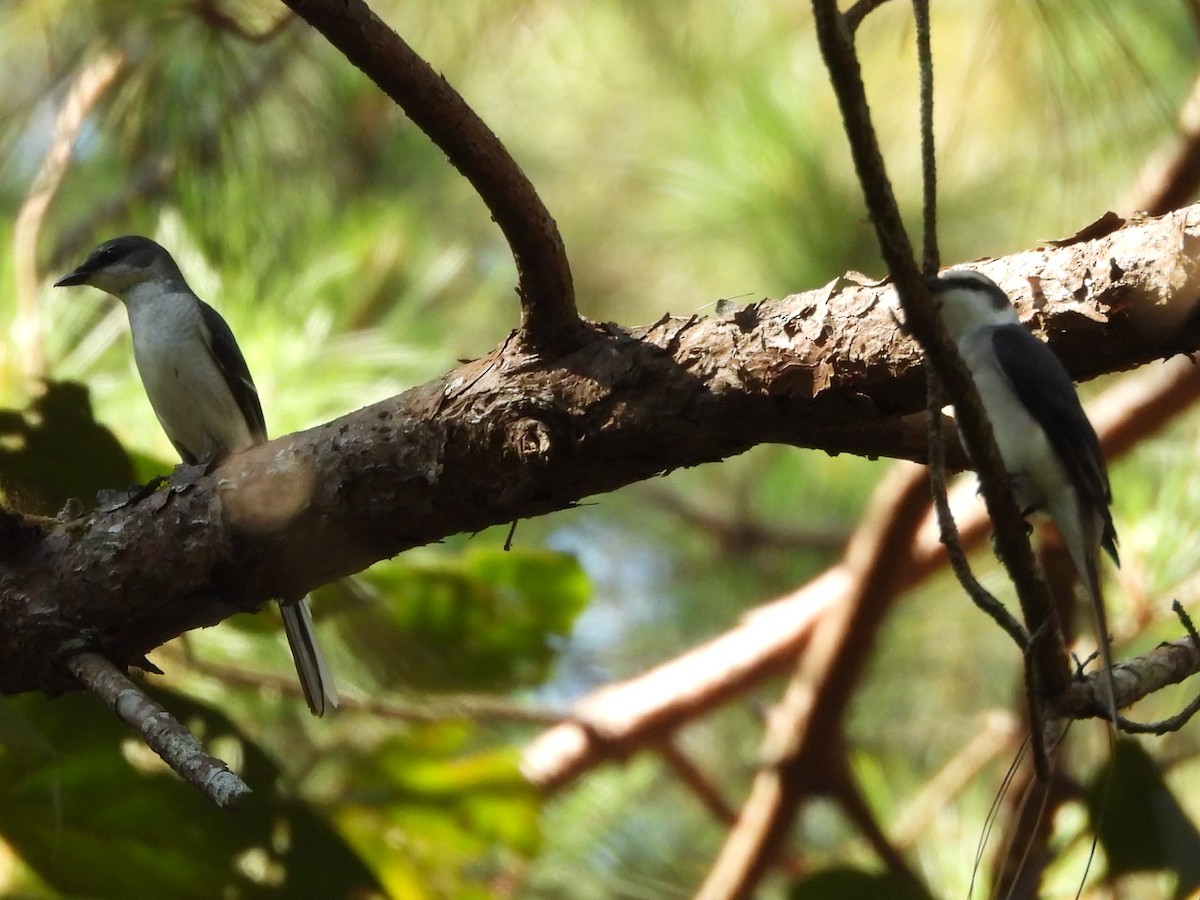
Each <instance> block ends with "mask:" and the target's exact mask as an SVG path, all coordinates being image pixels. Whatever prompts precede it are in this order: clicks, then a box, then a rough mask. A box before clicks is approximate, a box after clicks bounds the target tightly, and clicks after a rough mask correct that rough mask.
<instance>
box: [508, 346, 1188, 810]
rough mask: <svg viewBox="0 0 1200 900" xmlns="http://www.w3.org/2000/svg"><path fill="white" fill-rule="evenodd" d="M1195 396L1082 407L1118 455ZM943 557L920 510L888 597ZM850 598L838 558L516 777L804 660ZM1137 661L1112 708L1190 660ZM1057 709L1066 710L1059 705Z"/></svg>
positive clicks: (1169, 393) (1163, 392) (1169, 368)
mask: <svg viewBox="0 0 1200 900" xmlns="http://www.w3.org/2000/svg"><path fill="white" fill-rule="evenodd" d="M1198 397H1200V366H1196V365H1193V364H1192V363H1190V362H1188V361H1187V360H1183V359H1179V360H1173V361H1172V362H1171V363H1169V364H1167V365H1166V366H1163V367H1160V368H1155V369H1152V370H1151V369H1147V370H1145V371H1143V372H1139V373H1137V374H1136V375H1132V376H1129V377H1126V378H1124V379H1122V380H1121V381H1120V382H1119V383H1118V384H1116V385H1114V386H1113V387H1111V388H1109V389H1108V390H1106V391H1105V392H1104V393H1103V394H1101V395H1100V396H1099V397H1097V398H1096V402H1095V403H1094V404H1090V405H1089V408H1090V410H1091V411H1092V413H1093V414H1092V416H1091V417H1092V420H1093V421H1094V422H1095V423H1096V429H1097V432H1098V433H1099V435H1100V439H1101V442H1102V444H1103V446H1104V452H1105V454H1106V455H1107V456H1108V457H1109V458H1116V457H1119V456H1121V455H1122V454H1123V453H1125V452H1126V451H1128V450H1129V449H1130V448H1131V447H1132V446H1134V445H1135V444H1136V443H1137V442H1139V441H1141V440H1143V439H1145V438H1146V437H1148V436H1150V435H1151V434H1153V433H1154V432H1156V431H1158V430H1159V429H1161V428H1162V427H1163V426H1164V425H1165V424H1166V423H1167V422H1169V421H1171V419H1173V418H1174V417H1175V416H1177V415H1178V414H1179V413H1180V412H1181V411H1182V410H1184V409H1186V408H1187V407H1188V406H1189V405H1191V404H1192V403H1194V402H1195V400H1196V399H1197V398H1198ZM951 493H952V502H953V505H954V506H955V507H956V508H957V509H958V512H957V518H958V521H959V526H960V528H961V537H962V546H963V547H964V548H965V547H974V546H978V545H979V544H981V543H983V541H984V540H985V538H986V537H987V534H988V529H989V522H988V519H987V516H986V514H985V513H984V511H983V509H982V508H981V507H980V506H979V505H978V504H977V503H976V502H975V498H974V485H972V484H968V483H966V482H963V483H960V485H959V486H958V488H957V489H956V490H955V491H952V492H951ZM968 508H969V509H970V512H969V513H968V512H967V509H968ZM945 554H946V551H945V547H944V546H942V544H941V543H940V541H939V540H938V533H937V528H936V525H935V523H934V521H933V518H932V513H929V514H927V515H926V518H925V522H924V525H923V526H922V527H921V530H920V532H919V534H918V535H917V537H916V540H915V541H914V542H913V544H912V546H911V548H910V552H909V553H907V554H905V555H903V556H897V557H895V558H894V559H893V560H892V567H893V570H894V571H893V573H892V574H893V577H895V578H896V579H897V587H896V589H897V590H905V589H908V588H910V587H912V586H913V585H915V584H917V583H918V582H920V581H921V580H922V579H924V578H927V577H929V576H930V575H931V574H932V573H933V572H934V571H935V570H936V569H938V568H939V567H941V566H942V565H944V564H945V562H946V555H945ZM854 590H855V584H854V581H853V579H852V578H851V576H850V567H849V562H848V560H847V559H845V558H843V559H842V560H840V561H839V562H838V563H836V564H835V565H833V566H832V567H831V568H830V569H828V570H826V571H825V572H824V573H822V574H821V575H818V576H817V577H816V578H814V579H813V580H812V581H810V582H808V583H807V584H806V585H804V586H802V587H800V588H799V589H798V590H796V591H795V592H793V593H792V594H790V595H788V596H786V597H783V598H781V599H779V600H776V601H774V602H773V603H769V604H766V605H765V606H761V607H759V608H758V609H756V610H754V611H752V612H751V613H749V614H748V615H747V616H746V617H745V618H744V619H743V620H742V621H741V622H740V623H739V624H738V625H737V626H736V627H734V628H732V629H731V630H729V631H728V632H726V633H725V634H723V635H720V636H718V637H716V638H714V639H713V640H711V641H709V642H708V643H706V644H701V645H699V646H697V647H695V648H692V649H691V650H689V651H687V652H686V653H685V654H683V655H681V656H679V657H676V658H675V659H672V660H669V661H667V662H665V663H663V664H661V665H659V666H657V667H656V668H654V669H651V670H649V671H648V672H645V673H643V674H641V675H639V676H637V677H636V678H633V679H630V680H628V681H625V682H621V683H618V684H612V685H608V686H606V687H603V688H600V689H598V690H597V691H594V692H593V693H591V694H589V695H588V696H586V697H584V698H583V699H582V700H580V701H579V702H578V703H576V705H575V708H574V710H573V713H572V715H571V716H570V717H569V718H568V719H567V721H564V722H563V723H562V724H560V725H556V726H554V727H553V728H550V729H548V730H546V731H545V732H543V733H542V734H541V735H540V736H539V737H538V738H537V739H536V740H534V741H533V742H531V743H530V744H529V745H528V746H527V747H526V748H525V751H524V754H523V758H522V771H523V772H524V773H525V777H526V778H528V779H529V780H530V781H531V782H533V784H535V785H536V786H537V787H539V788H540V789H541V790H542V791H544V792H547V793H549V792H553V791H557V790H559V789H561V788H563V787H565V786H567V785H568V784H570V783H571V782H572V781H574V780H575V779H577V778H579V777H581V776H582V775H584V774H585V773H586V772H588V771H590V770H591V769H592V768H593V767H595V766H597V765H600V764H602V763H603V762H605V761H606V760H609V759H613V758H625V757H627V756H629V755H631V754H633V753H636V752H637V751H638V750H639V749H642V748H644V747H646V746H648V745H651V744H653V743H654V742H655V741H657V740H659V739H661V738H662V737H663V736H664V735H669V734H671V733H672V732H674V731H676V730H677V729H679V728H681V727H683V726H684V725H686V724H687V723H689V722H691V721H694V720H695V719H697V718H699V717H701V716H703V715H705V714H707V713H708V712H710V711H711V710H713V709H714V708H716V707H717V706H719V705H721V704H722V703H726V702H728V701H730V700H731V699H733V698H734V697H737V696H741V695H742V694H744V693H745V692H747V691H749V690H751V689H752V688H754V687H755V686H757V685H759V684H762V683H763V682H765V681H766V680H767V679H769V678H772V677H774V676H777V675H779V674H780V673H782V672H784V671H786V670H787V668H788V667H789V666H792V665H794V661H795V659H796V657H797V656H798V655H799V654H801V653H803V652H806V650H807V648H808V647H809V645H810V644H811V642H812V640H813V637H814V635H815V633H816V632H817V630H818V629H819V628H820V627H821V622H822V620H823V619H824V618H826V617H829V616H834V615H837V614H838V610H839V609H841V608H843V607H844V606H845V605H846V604H848V603H849V602H850V599H851V597H852V596H853V592H854ZM1147 658H1148V660H1150V662H1148V664H1147V666H1145V667H1142V666H1140V665H1138V666H1135V667H1128V664H1127V663H1122V664H1121V666H1120V667H1119V668H1118V669H1117V672H1116V674H1117V690H1118V694H1119V695H1120V697H1121V703H1122V706H1125V705H1128V704H1129V703H1132V702H1134V701H1135V700H1136V699H1138V698H1139V697H1141V696H1145V692H1147V691H1153V690H1157V689H1158V688H1160V687H1162V686H1163V685H1165V684H1168V683H1173V680H1177V679H1178V677H1179V675H1180V674H1181V671H1182V670H1180V669H1177V668H1172V667H1170V666H1168V665H1166V664H1164V660H1165V659H1167V658H1170V659H1171V660H1172V662H1173V663H1174V664H1175V665H1178V664H1179V663H1180V661H1186V660H1187V658H1188V657H1187V654H1185V653H1182V652H1179V651H1176V650H1174V649H1171V650H1167V649H1162V650H1160V651H1152V652H1151V653H1150V654H1147ZM1127 668H1128V674H1126V669H1127ZM1134 673H1137V674H1136V675H1135V674H1134ZM1076 694H1079V695H1080V696H1075V695H1076ZM1068 699H1069V700H1071V701H1073V703H1074V707H1075V708H1076V709H1077V710H1084V709H1092V708H1094V698H1093V696H1092V694H1091V691H1090V689H1089V685H1088V684H1085V683H1080V684H1078V685H1074V686H1072V688H1071V689H1070V690H1069V691H1068V692H1067V694H1066V695H1064V697H1063V700H1064V701H1065V700H1068ZM1062 713H1063V715H1067V714H1068V713H1067V711H1066V710H1065V709H1064V710H1062Z"/></svg>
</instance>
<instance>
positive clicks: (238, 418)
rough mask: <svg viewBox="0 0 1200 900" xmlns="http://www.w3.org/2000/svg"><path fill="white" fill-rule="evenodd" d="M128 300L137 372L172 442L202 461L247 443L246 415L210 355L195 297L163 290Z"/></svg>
mask: <svg viewBox="0 0 1200 900" xmlns="http://www.w3.org/2000/svg"><path fill="white" fill-rule="evenodd" d="M127 305H128V309H129V325H130V331H131V332H132V335H133V355H134V359H135V361H136V362H137V368H138V374H139V375H140V376H141V378H142V384H143V385H144V386H145V388H146V395H147V396H148V397H149V398H150V405H151V406H152V407H153V408H154V413H155V415H156V416H157V417H158V420H159V422H160V423H161V424H162V427H163V430H164V431H166V433H167V437H168V438H170V439H171V442H172V443H173V444H175V445H176V447H177V448H179V449H180V450H181V452H182V451H184V450H186V452H187V453H188V454H190V455H191V456H192V457H193V458H195V459H196V460H201V461H202V460H207V459H210V458H212V457H213V456H214V455H216V454H223V453H228V452H235V451H238V450H243V449H245V448H246V447H249V446H250V445H251V444H252V443H253V441H252V439H251V436H250V433H249V430H248V429H247V427H246V420H245V417H244V416H243V414H242V412H241V410H240V409H239V408H238V405H237V402H236V400H235V399H234V397H233V394H232V393H231V391H230V390H229V386H228V384H227V383H226V380H225V376H224V374H223V373H222V372H221V370H220V369H219V368H218V367H217V364H216V363H215V362H214V360H213V355H212V351H211V349H210V337H209V335H208V332H207V329H206V328H205V327H204V324H203V321H202V318H201V315H200V309H199V307H198V306H197V304H196V302H195V299H194V298H193V297H191V296H190V295H188V294H179V293H161V294H158V295H157V296H155V297H149V296H145V297H138V296H134V297H131V298H129V299H128V300H127Z"/></svg>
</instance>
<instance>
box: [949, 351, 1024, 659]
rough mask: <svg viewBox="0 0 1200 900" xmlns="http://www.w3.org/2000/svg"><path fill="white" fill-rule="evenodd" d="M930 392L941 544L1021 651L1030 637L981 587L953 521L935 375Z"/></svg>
mask: <svg viewBox="0 0 1200 900" xmlns="http://www.w3.org/2000/svg"><path fill="white" fill-rule="evenodd" d="M927 386H928V391H929V483H930V487H931V489H932V492H933V508H934V510H935V512H936V513H937V520H938V531H939V532H940V534H941V541H942V544H943V545H944V546H945V548H946V557H947V559H949V560H950V568H951V569H953V570H954V574H955V576H956V577H957V578H958V583H959V584H961V585H962V586H963V589H964V590H965V591H966V592H967V594H968V596H970V598H971V599H972V600H973V601H974V602H975V605H976V606H978V607H979V608H980V609H981V610H983V611H984V612H985V613H987V614H988V615H989V616H991V617H992V619H993V620H994V621H995V622H996V624H997V625H999V626H1000V627H1001V628H1003V629H1004V630H1005V632H1007V633H1008V636H1009V637H1011V638H1012V639H1013V641H1015V642H1016V645H1017V647H1019V648H1020V649H1021V650H1022V651H1024V650H1025V648H1026V647H1028V646H1029V634H1028V632H1026V631H1025V629H1024V628H1022V627H1021V623H1020V622H1018V621H1017V620H1016V618H1015V617H1014V616H1013V614H1012V613H1010V612H1009V611H1008V609H1007V608H1006V607H1005V606H1004V604H1003V603H1001V602H1000V601H999V600H997V599H996V598H995V597H993V596H992V595H991V593H990V592H989V591H988V589H987V588H985V587H984V586H983V585H982V584H980V583H979V580H978V579H977V578H976V577H975V573H973V572H972V571H971V564H970V562H969V561H968V560H967V554H966V552H965V551H964V550H963V547H962V538H961V536H960V535H959V533H958V525H957V524H956V523H955V521H954V513H953V512H952V511H951V509H950V499H949V497H948V496H947V494H946V449H945V446H944V445H943V444H942V428H941V419H942V392H941V387H940V385H939V384H938V381H937V377H936V376H934V375H933V374H932V373H930V375H929V380H928V385H927Z"/></svg>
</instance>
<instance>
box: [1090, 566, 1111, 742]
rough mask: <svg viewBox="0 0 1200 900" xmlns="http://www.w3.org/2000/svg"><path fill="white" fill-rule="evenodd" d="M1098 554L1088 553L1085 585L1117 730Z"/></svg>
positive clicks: (1105, 686)
mask: <svg viewBox="0 0 1200 900" xmlns="http://www.w3.org/2000/svg"><path fill="white" fill-rule="evenodd" d="M1096 563H1097V560H1096V554H1095V553H1091V554H1089V555H1088V559H1087V562H1086V565H1085V566H1084V570H1083V575H1084V587H1085V588H1086V589H1087V592H1088V601H1089V602H1090V603H1091V605H1092V616H1093V618H1094V619H1095V621H1096V642H1097V643H1098V644H1099V645H1100V662H1101V664H1102V665H1103V666H1104V682H1105V684H1104V688H1105V690H1104V692H1105V693H1106V694H1107V695H1108V696H1107V697H1106V698H1105V699H1106V700H1107V701H1108V703H1107V706H1108V720H1109V721H1110V722H1111V723H1112V727H1113V729H1114V730H1117V682H1116V679H1115V678H1113V662H1112V650H1110V649H1109V646H1108V615H1107V614H1106V613H1105V611H1104V597H1103V596H1102V595H1101V594H1100V572H1099V567H1098V566H1097V564H1096Z"/></svg>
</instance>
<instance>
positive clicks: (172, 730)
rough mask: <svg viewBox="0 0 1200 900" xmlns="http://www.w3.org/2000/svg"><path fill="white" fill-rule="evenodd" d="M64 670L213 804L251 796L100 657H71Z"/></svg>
mask: <svg viewBox="0 0 1200 900" xmlns="http://www.w3.org/2000/svg"><path fill="white" fill-rule="evenodd" d="M68 666H69V668H70V670H71V673H72V674H73V675H74V676H75V677H76V678H78V679H79V681H80V683H81V684H83V685H84V686H85V687H87V688H88V689H89V690H90V691H92V692H93V693H94V694H95V695H96V696H97V697H99V698H100V699H101V700H102V701H103V702H104V705H105V706H107V707H108V708H109V709H110V710H112V711H113V713H115V714H116V716H117V718H119V719H120V720H121V721H122V722H124V723H125V724H126V725H129V726H130V727H131V728H133V729H134V731H136V732H138V734H140V735H141V736H142V740H143V741H145V742H146V746H148V747H149V748H150V749H151V750H153V751H154V752H155V753H157V754H158V755H159V757H161V758H162V760H163V762H165V763H166V764H167V765H169V766H170V767H171V768H172V769H174V770H175V772H176V773H177V774H178V775H179V776H180V777H181V778H183V779H184V780H185V781H187V782H188V783H189V784H191V785H192V786H193V787H194V788H196V790H198V791H199V792H200V793H202V794H203V795H204V796H206V797H208V798H209V799H210V800H212V801H213V803H215V804H217V806H222V807H229V806H237V804H238V802H239V801H240V800H241V799H242V798H243V797H245V796H246V795H247V794H249V793H250V788H249V787H248V786H247V785H246V783H245V782H244V781H242V779H241V778H239V777H238V776H237V775H236V774H234V773H233V772H232V771H230V769H229V767H228V766H227V765H225V763H223V762H221V760H219V759H217V758H216V757H213V756H209V755H208V754H207V753H206V752H204V748H203V747H201V746H200V742H199V741H198V740H196V738H195V736H194V735H193V734H192V733H191V732H190V731H188V730H187V728H185V727H184V726H183V725H181V724H180V723H179V721H178V720H176V718H175V717H174V716H172V715H171V714H170V713H169V712H167V711H166V710H165V709H163V708H162V707H161V706H160V705H159V704H158V703H156V702H154V701H153V700H152V699H150V697H148V696H147V695H146V693H145V692H144V691H143V690H142V689H141V688H139V687H138V686H137V685H136V684H134V683H133V682H132V681H130V680H129V679H128V678H126V677H125V675H124V673H122V672H121V671H120V670H119V669H118V668H117V667H116V666H114V665H113V664H112V663H111V662H109V661H108V660H107V659H105V658H104V657H103V656H100V655H99V654H97V653H87V652H84V653H79V654H77V655H75V656H73V657H71V659H70V660H69V662H68Z"/></svg>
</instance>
